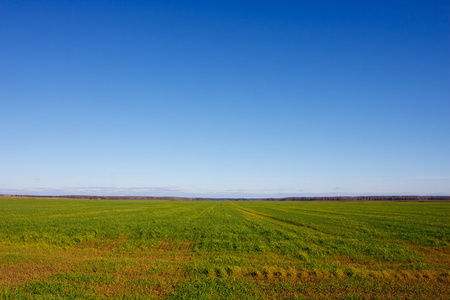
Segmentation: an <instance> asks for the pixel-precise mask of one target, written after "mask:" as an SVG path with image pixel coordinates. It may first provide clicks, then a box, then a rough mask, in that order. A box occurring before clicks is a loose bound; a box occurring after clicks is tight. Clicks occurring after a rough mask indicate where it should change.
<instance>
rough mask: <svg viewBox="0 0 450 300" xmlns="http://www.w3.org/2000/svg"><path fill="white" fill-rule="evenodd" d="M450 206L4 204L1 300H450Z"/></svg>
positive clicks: (12, 201) (10, 201)
mask: <svg viewBox="0 0 450 300" xmlns="http://www.w3.org/2000/svg"><path fill="white" fill-rule="evenodd" d="M449 220H450V203H449V202H232V201H216V202H187V201H107V200H62V199H8V198H3V199H0V298H2V299H60V298H61V299H62V298H64V299H77V298H78V299H97V298H116V299H233V298H234V299H311V298H315V299H340V298H341V299H366V298H367V299H373V298H375V299H395V298H398V299H450V296H449V294H450V222H449Z"/></svg>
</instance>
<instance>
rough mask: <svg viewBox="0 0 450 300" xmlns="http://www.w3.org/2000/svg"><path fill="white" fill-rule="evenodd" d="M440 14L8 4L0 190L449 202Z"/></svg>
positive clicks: (2, 25)
mask: <svg viewBox="0 0 450 300" xmlns="http://www.w3.org/2000/svg"><path fill="white" fill-rule="evenodd" d="M449 13H450V6H449V4H448V2H447V1H2V2H1V3H0V41H1V42H0V112H1V126H0V193H14V194H49V195H50V194H101V195H149V196H151V195H155V196H162V195H169V196H198V197H261V196H262V197H264V196H268V197H277V196H280V197H282V196H302V195H347V194H357V195H371V194H447V195H450V154H449V153H450V130H449V129H450V56H449V53H450V34H449V32H450V22H449Z"/></svg>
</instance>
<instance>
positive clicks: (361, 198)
mask: <svg viewBox="0 0 450 300" xmlns="http://www.w3.org/2000/svg"><path fill="white" fill-rule="evenodd" d="M0 196H3V197H29V198H59V199H91V200H164V201H450V196H409V195H408V196H406V195H405V196H331V197H285V198H189V197H149V196H90V195H61V196H36V195H0Z"/></svg>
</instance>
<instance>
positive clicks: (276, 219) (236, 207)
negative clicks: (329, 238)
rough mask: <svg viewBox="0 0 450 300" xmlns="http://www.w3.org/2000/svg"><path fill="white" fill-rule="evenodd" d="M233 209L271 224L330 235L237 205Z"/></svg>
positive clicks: (311, 227)
mask: <svg viewBox="0 0 450 300" xmlns="http://www.w3.org/2000/svg"><path fill="white" fill-rule="evenodd" d="M232 207H234V208H235V209H237V210H240V211H242V212H244V213H245V214H248V215H253V216H257V217H260V218H263V219H266V220H268V221H271V222H273V223H276V224H282V225H285V226H286V225H289V226H295V227H298V228H306V229H308V230H311V231H314V232H316V233H320V234H324V235H330V234H329V233H328V232H325V231H322V230H320V229H317V228H315V227H313V226H308V225H304V224H299V223H297V222H294V221H290V220H284V219H281V218H277V217H274V216H270V215H266V214H263V213H259V212H255V211H253V210H248V209H245V208H242V207H238V206H236V205H232Z"/></svg>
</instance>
